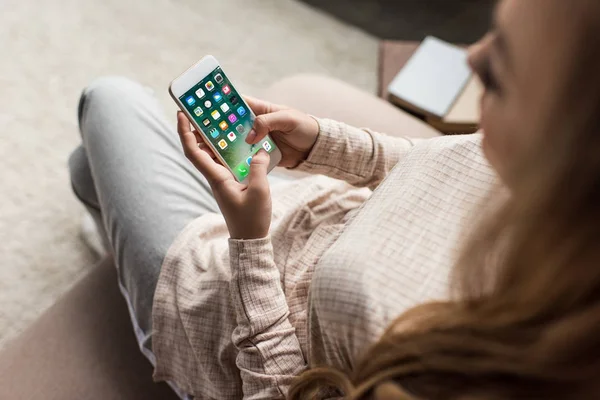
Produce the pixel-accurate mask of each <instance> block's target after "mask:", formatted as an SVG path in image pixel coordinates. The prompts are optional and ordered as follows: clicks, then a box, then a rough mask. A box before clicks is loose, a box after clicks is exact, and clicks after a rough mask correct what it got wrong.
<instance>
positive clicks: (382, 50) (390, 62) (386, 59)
mask: <svg viewBox="0 0 600 400" xmlns="http://www.w3.org/2000/svg"><path fill="white" fill-rule="evenodd" d="M420 44H421V43H420V42H404V41H398V40H382V41H381V43H380V44H379V86H378V94H379V96H380V97H382V98H383V99H385V100H387V88H388V86H389V84H390V83H391V82H392V80H393V79H394V78H395V77H396V75H397V74H398V72H400V70H401V69H402V68H403V67H404V66H405V65H406V63H407V62H408V60H409V59H410V57H412V55H413V54H414V52H415V51H416V50H417V48H418V47H419V45H420Z"/></svg>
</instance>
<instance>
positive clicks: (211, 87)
mask: <svg viewBox="0 0 600 400" xmlns="http://www.w3.org/2000/svg"><path fill="white" fill-rule="evenodd" d="M204 87H205V88H206V90H208V91H209V92H212V91H213V89H214V88H215V84H214V83H212V81H208V82H206V85H204Z"/></svg>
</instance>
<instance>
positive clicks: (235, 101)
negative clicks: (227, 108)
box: [229, 96, 239, 104]
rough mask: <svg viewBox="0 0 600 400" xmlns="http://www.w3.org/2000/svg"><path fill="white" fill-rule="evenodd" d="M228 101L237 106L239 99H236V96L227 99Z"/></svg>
mask: <svg viewBox="0 0 600 400" xmlns="http://www.w3.org/2000/svg"><path fill="white" fill-rule="evenodd" d="M229 101H230V102H231V104H237V103H238V101H239V99H238V97H237V96H231V97H230V98H229Z"/></svg>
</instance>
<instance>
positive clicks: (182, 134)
mask: <svg viewBox="0 0 600 400" xmlns="http://www.w3.org/2000/svg"><path fill="white" fill-rule="evenodd" d="M177 132H178V133H179V138H180V140H181V144H182V146H183V152H184V153H185V156H186V157H187V158H188V159H189V160H190V161H191V162H192V163H193V164H194V166H195V167H196V168H198V170H199V171H200V173H201V174H202V175H204V177H205V178H206V179H207V180H208V182H209V183H210V184H211V185H215V184H217V183H220V182H222V181H224V180H228V179H233V176H232V175H231V173H229V171H227V170H226V169H225V168H224V167H223V166H222V165H220V164H217V163H216V162H215V160H214V159H213V157H211V156H210V155H209V153H208V152H207V151H205V149H203V148H201V147H200V146H199V145H198V141H197V139H196V135H195V134H194V132H192V130H191V127H190V121H188V119H187V117H186V116H185V114H183V113H182V112H178V113H177ZM208 150H210V149H208Z"/></svg>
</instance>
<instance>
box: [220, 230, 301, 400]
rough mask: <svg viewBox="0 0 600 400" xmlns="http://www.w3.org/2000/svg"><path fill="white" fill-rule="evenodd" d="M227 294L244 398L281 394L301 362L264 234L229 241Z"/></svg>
mask: <svg viewBox="0 0 600 400" xmlns="http://www.w3.org/2000/svg"><path fill="white" fill-rule="evenodd" d="M229 255H230V263H231V271H232V278H231V287H230V289H231V296H232V301H233V305H234V307H235V312H236V322H237V327H236V328H235V329H234V331H233V334H232V339H233V344H234V345H235V346H236V348H237V349H238V351H239V353H238V355H237V358H236V364H237V367H238V368H239V370H240V373H241V378H242V385H243V392H244V400H258V399H261V400H263V399H264V400H267V399H268V400H273V399H283V398H285V396H286V394H287V389H288V387H289V385H290V383H291V381H292V379H293V378H294V377H295V376H297V375H299V374H300V373H301V372H302V371H303V370H304V369H305V368H306V361H305V360H304V356H303V354H302V350H301V348H300V343H299V341H298V338H297V337H296V331H295V329H294V327H293V326H292V324H291V323H290V321H289V320H288V316H289V309H288V305H287V302H286V299H285V295H284V293H283V289H282V286H281V279H280V275H279V270H278V269H277V267H276V265H275V262H274V260H273V248H272V245H271V239H270V238H269V237H267V238H264V239H256V240H234V239H230V240H229Z"/></svg>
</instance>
